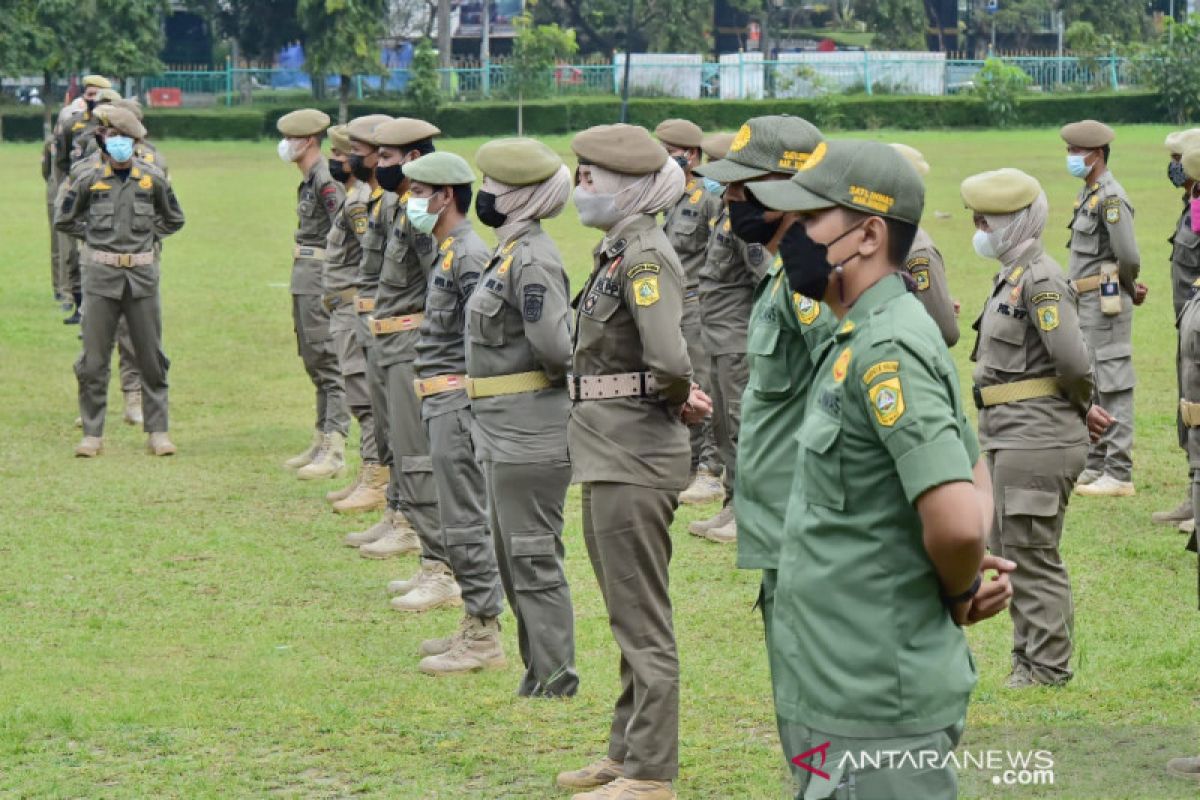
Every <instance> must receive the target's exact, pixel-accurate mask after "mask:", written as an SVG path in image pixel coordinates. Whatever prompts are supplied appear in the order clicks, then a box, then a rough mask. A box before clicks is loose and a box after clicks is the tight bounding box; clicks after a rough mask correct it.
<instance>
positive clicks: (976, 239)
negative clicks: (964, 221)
mask: <svg viewBox="0 0 1200 800" xmlns="http://www.w3.org/2000/svg"><path fill="white" fill-rule="evenodd" d="M971 244H973V245H974V246H975V252H976V253H978V254H979V255H981V256H983V257H984V258H999V257H1000V254H999V253H997V252H996V245H995V242H994V241H993V240H992V234H990V233H988V232H987V231H975V235H974V236H973V237H971Z"/></svg>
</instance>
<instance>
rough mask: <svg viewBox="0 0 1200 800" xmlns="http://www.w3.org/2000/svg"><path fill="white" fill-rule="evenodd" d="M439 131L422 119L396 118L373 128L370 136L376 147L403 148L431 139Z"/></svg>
mask: <svg viewBox="0 0 1200 800" xmlns="http://www.w3.org/2000/svg"><path fill="white" fill-rule="evenodd" d="M440 133H441V131H440V130H438V129H437V128H436V127H435V126H433V125H430V124H429V123H428V122H426V121H425V120H423V119H412V118H411V117H396V118H395V119H392V120H388V121H387V122H384V123H381V124H379V125H377V126H375V130H374V132H373V133H372V134H371V136H372V139H373V142H374V144H375V146H376V147H403V146H404V145H406V144H413V143H414V142H420V141H423V140H425V139H432V138H433V137H434V136H437V135H438V134H440Z"/></svg>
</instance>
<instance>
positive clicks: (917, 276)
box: [912, 268, 929, 292]
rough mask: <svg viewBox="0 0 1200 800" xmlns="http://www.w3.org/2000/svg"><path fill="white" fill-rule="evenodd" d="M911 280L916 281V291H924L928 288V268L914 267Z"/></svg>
mask: <svg viewBox="0 0 1200 800" xmlns="http://www.w3.org/2000/svg"><path fill="white" fill-rule="evenodd" d="M912 276H913V280H914V281H916V284H917V291H918V292H924V291H926V290H927V289H928V288H929V269H928V268H926V269H914V270H913V271H912Z"/></svg>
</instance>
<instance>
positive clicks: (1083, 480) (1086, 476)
mask: <svg viewBox="0 0 1200 800" xmlns="http://www.w3.org/2000/svg"><path fill="white" fill-rule="evenodd" d="M1102 474H1103V473H1101V472H1100V470H1098V469H1085V470H1084V471H1083V472H1081V473H1079V477H1078V478H1076V479H1075V488H1076V489H1078V488H1079V487H1080V486H1087V485H1088V484H1089V483H1095V482H1096V481H1098V480H1100V476H1101V475H1102Z"/></svg>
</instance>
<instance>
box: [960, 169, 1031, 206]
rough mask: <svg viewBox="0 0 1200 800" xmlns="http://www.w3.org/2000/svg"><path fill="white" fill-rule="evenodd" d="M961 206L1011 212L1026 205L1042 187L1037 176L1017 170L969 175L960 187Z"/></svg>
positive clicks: (999, 170)
mask: <svg viewBox="0 0 1200 800" xmlns="http://www.w3.org/2000/svg"><path fill="white" fill-rule="evenodd" d="M959 191H960V192H961V194H962V199H963V205H965V206H966V207H967V208H969V209H971V210H972V211H974V212H976V213H979V214H1011V213H1013V212H1014V211H1020V210H1021V209H1022V208H1028V207H1029V205H1030V204H1031V203H1033V201H1034V200H1036V199H1037V197H1038V195H1039V194H1041V193H1042V186H1041V184H1040V183H1038V182H1037V178H1034V177H1033V176H1032V175H1028V174H1026V173H1024V172H1022V171H1021V170H1019V169H1013V168H1012V167H1005V168H1004V169H997V170H992V171H991V172H981V173H979V174H978V175H972V176H971V177H969V178H967V179H966V180H964V181H963V182H962V186H961V187H959Z"/></svg>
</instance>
